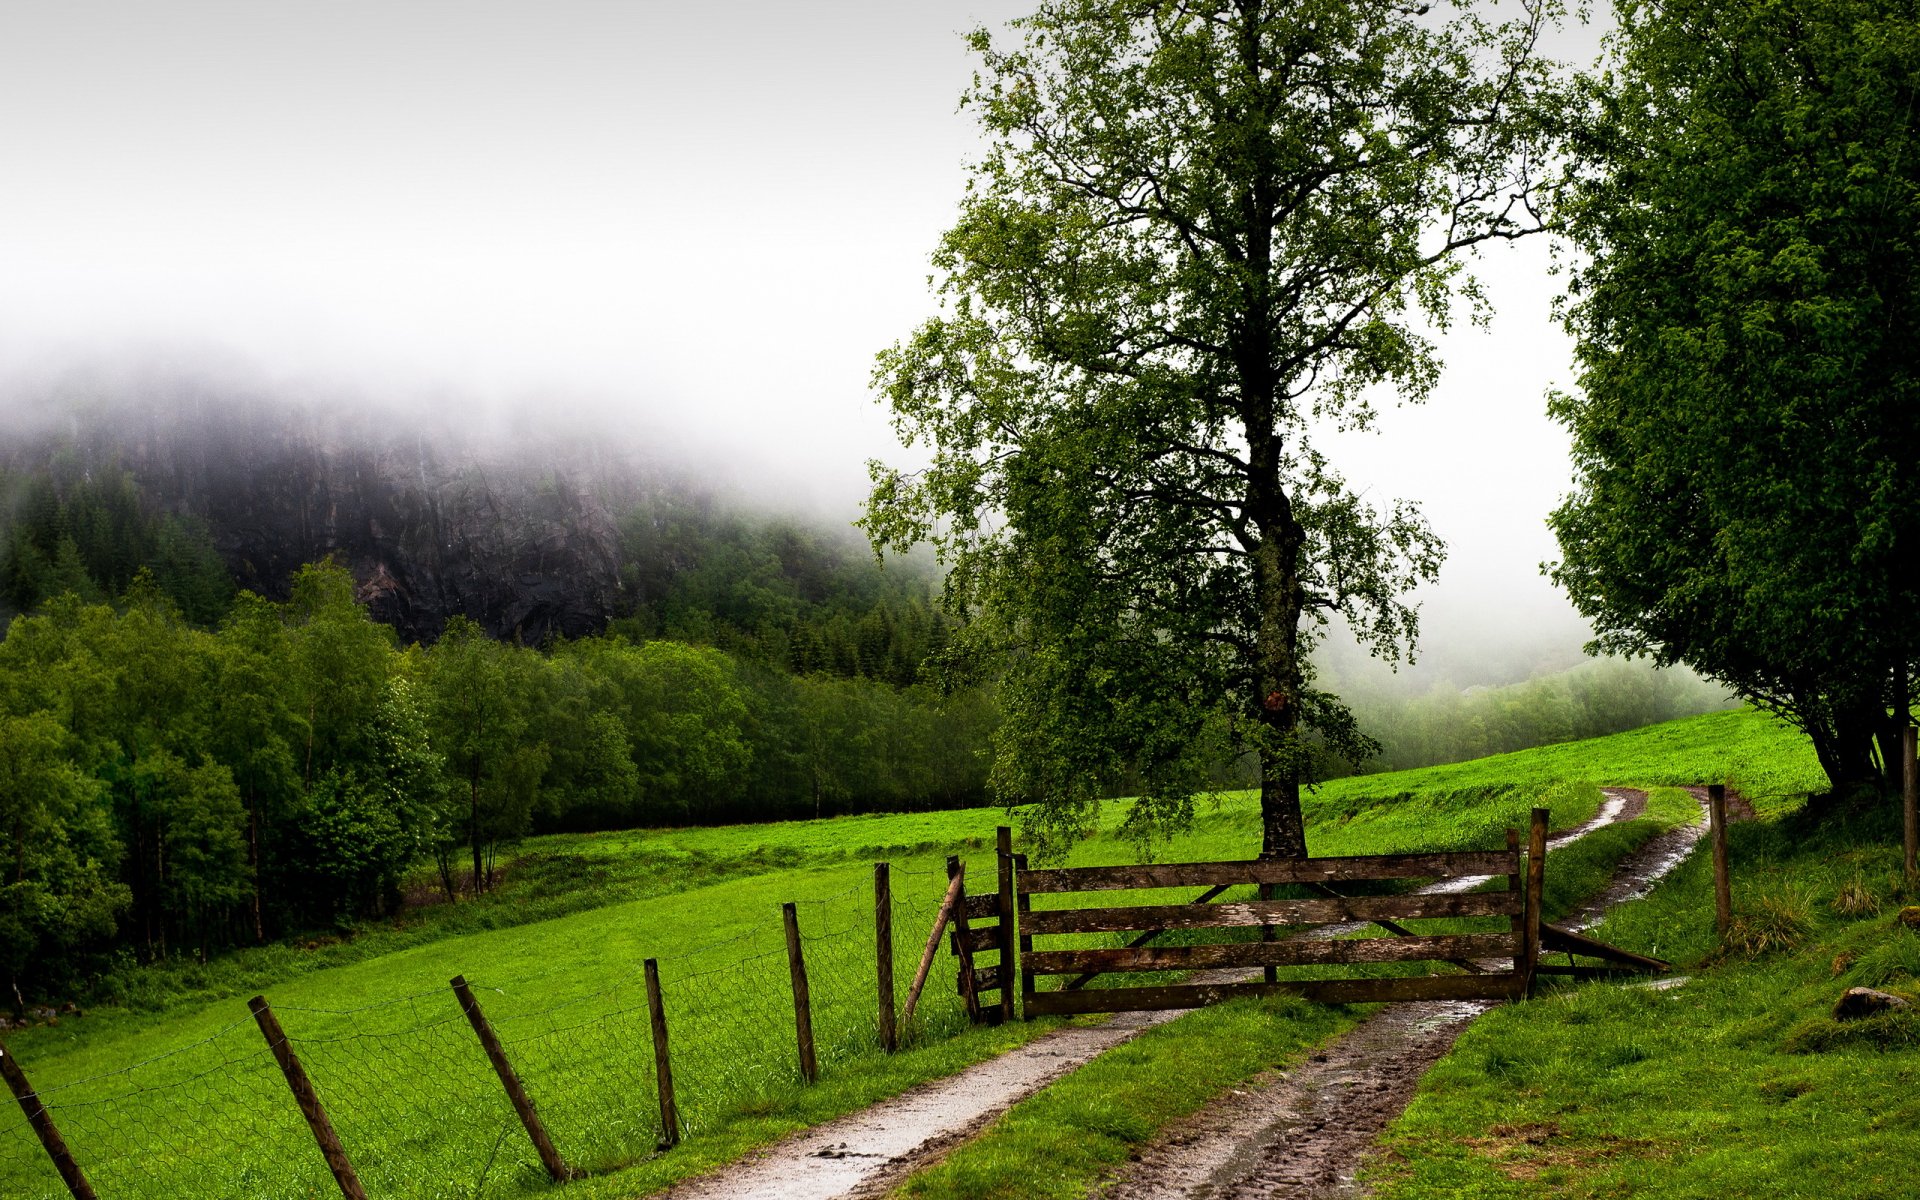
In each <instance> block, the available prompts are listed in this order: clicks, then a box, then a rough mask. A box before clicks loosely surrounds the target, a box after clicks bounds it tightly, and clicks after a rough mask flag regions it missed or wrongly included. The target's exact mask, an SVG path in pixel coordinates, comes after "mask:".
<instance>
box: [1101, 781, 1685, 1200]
mask: <svg viewBox="0 0 1920 1200" xmlns="http://www.w3.org/2000/svg"><path fill="white" fill-rule="evenodd" d="M1690 790H1692V791H1693V792H1694V795H1695V798H1696V799H1698V800H1700V801H1701V806H1702V809H1703V814H1704V808H1705V789H1690ZM1603 792H1604V794H1605V796H1606V803H1605V804H1604V805H1603V806H1602V808H1601V810H1600V812H1599V814H1598V815H1596V816H1595V818H1594V819H1593V820H1592V821H1590V822H1588V823H1587V824H1585V825H1583V826H1581V827H1580V828H1578V829H1574V830H1569V831H1567V832H1566V833H1563V834H1561V835H1560V836H1559V837H1557V838H1555V839H1553V840H1552V841H1550V842H1549V845H1550V846H1558V845H1565V844H1566V843H1567V842H1569V841H1572V840H1574V839H1575V838H1577V837H1579V836H1580V835H1581V834H1583V833H1586V832H1587V831H1589V830H1591V829H1595V828H1598V827H1600V826H1601V825H1605V824H1610V823H1612V822H1615V821H1629V820H1632V819H1634V818H1635V817H1638V816H1639V815H1641V814H1642V813H1644V812H1645V811H1646V803H1647V797H1646V793H1644V792H1640V791H1637V790H1634V789H1631V788H1606V789H1603ZM1705 829H1706V822H1705V820H1704V819H1703V820H1701V821H1700V822H1698V823H1696V824H1694V825H1691V826H1685V827H1682V828H1680V829H1675V830H1672V831H1670V832H1668V833H1664V834H1661V835H1660V836H1658V837H1656V838H1654V839H1652V840H1651V841H1649V842H1647V843H1646V844H1645V845H1643V846H1641V847H1640V848H1639V849H1638V850H1635V851H1634V852H1633V853H1632V854H1630V855H1628V856H1627V857H1626V858H1625V859H1623V860H1621V863H1620V865H1619V867H1618V869H1616V871H1615V872H1614V876H1613V881H1612V883H1610V884H1609V885H1608V887H1607V888H1606V889H1605V890H1604V891H1603V892H1602V893H1601V894H1600V895H1598V896H1596V897H1594V898H1592V899H1591V900H1589V901H1588V902H1587V903H1585V904H1583V905H1581V906H1580V907H1579V908H1578V909H1576V910H1574V912H1573V913H1572V914H1570V915H1569V917H1568V918H1567V919H1566V920H1565V921H1564V922H1561V924H1563V925H1565V926H1571V927H1573V928H1586V927H1588V926H1590V925H1592V924H1594V923H1595V922H1596V921H1598V920H1599V918H1600V915H1601V914H1602V913H1603V912H1605V910H1606V909H1607V908H1609V907H1611V906H1612V905H1614V904H1617V903H1620V902H1621V901H1623V900H1629V899H1633V898H1634V897H1636V896H1641V895H1645V894H1646V892H1647V891H1648V890H1649V889H1651V888H1652V886H1653V884H1654V882H1655V881H1656V880H1658V879H1659V878H1660V877H1661V876H1663V875H1665V874H1666V873H1667V872H1668V871H1671V870H1672V869H1673V868H1674V867H1675V866H1676V865H1678V864H1679V862H1680V860H1681V859H1683V858H1685V857H1686V855H1687V852H1688V851H1689V850H1691V849H1692V848H1693V845H1694V843H1695V842H1696V841H1698V840H1699V838H1700V836H1701V834H1702V833H1704V832H1705ZM1449 883H1450V884H1451V881H1449ZM1443 886H1447V885H1443ZM1492 1007H1494V1002H1493V1001H1479V1000H1472V1001H1445V1002H1430V1003H1414V1004H1392V1005H1387V1006H1385V1007H1383V1008H1381V1009H1380V1010H1379V1011H1378V1012H1376V1013H1374V1014H1373V1015H1372V1016H1370V1017H1368V1018H1367V1019H1366V1020H1365V1021H1362V1022H1361V1023H1360V1024H1359V1025H1357V1026H1356V1027H1354V1028H1353V1029H1352V1030H1350V1031H1348V1032H1347V1033H1346V1034H1344V1035H1343V1036H1341V1037H1340V1038H1338V1039H1336V1040H1335V1041H1334V1042H1332V1043H1331V1044H1329V1045H1327V1046H1325V1047H1323V1048H1322V1049H1321V1050H1320V1051H1319V1052H1318V1053H1316V1054H1314V1055H1312V1056H1310V1057H1309V1058H1308V1059H1307V1061H1305V1062H1302V1063H1300V1064H1298V1065H1296V1066H1294V1067H1291V1068H1289V1069H1287V1070H1285V1071H1269V1072H1267V1073H1266V1074H1264V1075H1262V1076H1261V1077H1260V1078H1258V1079H1256V1080H1254V1081H1252V1082H1251V1083H1250V1084H1248V1085H1247V1086H1246V1087H1243V1088H1239V1089H1236V1090H1234V1091H1233V1092H1230V1093H1228V1094H1227V1095H1224V1096H1221V1097H1220V1098H1218V1099H1216V1100H1215V1101H1214V1102H1213V1103H1212V1104H1210V1105H1208V1106H1207V1107H1206V1108H1204V1109H1202V1110H1201V1111H1199V1112H1198V1113H1195V1114H1194V1115H1193V1116H1191V1117H1189V1118H1187V1119H1186V1120H1184V1121H1181V1122H1179V1123H1177V1124H1176V1125H1174V1126H1172V1127H1170V1128H1168V1129H1167V1130H1165V1131H1164V1132H1163V1133H1162V1135H1161V1136H1160V1138H1159V1139H1157V1140H1156V1141H1155V1142H1154V1143H1153V1144H1152V1145H1151V1146H1149V1147H1148V1148H1147V1149H1146V1150H1145V1151H1144V1152H1143V1153H1142V1154H1141V1156H1140V1157H1139V1158H1138V1159H1137V1160H1136V1161H1135V1162H1134V1163H1133V1164H1132V1165H1131V1166H1130V1167H1129V1168H1128V1169H1127V1170H1126V1171H1124V1172H1123V1173H1122V1174H1121V1175H1120V1176H1119V1177H1118V1178H1116V1179H1114V1180H1112V1181H1111V1182H1109V1183H1108V1184H1107V1185H1106V1186H1105V1187H1104V1188H1102V1189H1101V1190H1100V1191H1099V1192H1098V1193H1097V1194H1098V1195H1099V1196H1101V1197H1103V1198H1104V1200H1149V1198H1151V1200H1165V1198H1171V1197H1189V1198H1192V1200H1201V1198H1203V1197H1204V1198H1205V1200H1241V1198H1250V1197H1256V1196H1258V1197H1263V1198H1264V1197H1275V1198H1285V1200H1332V1198H1334V1197H1354V1196H1359V1195H1361V1194H1362V1193H1361V1191H1360V1189H1359V1187H1358V1186H1357V1185H1356V1183H1355V1182H1354V1177H1355V1175H1356V1173H1357V1172H1358V1169H1359V1166H1360V1163H1361V1160H1362V1159H1363V1158H1364V1157H1365V1154H1366V1152H1367V1150H1368V1149H1369V1148H1370V1147H1371V1146H1372V1145H1373V1144H1374V1141H1375V1140H1376V1139H1377V1138H1378V1137H1379V1136H1380V1134H1381V1132H1382V1131H1383V1130H1385V1129H1386V1127H1387V1125H1388V1124H1389V1123H1390V1122H1391V1121H1392V1120H1393V1119H1394V1118H1395V1117H1397V1116H1399V1115H1400V1114H1401V1113H1402V1112H1403V1111H1405V1109H1406V1107H1407V1104H1408V1102H1409V1101H1411V1100H1412V1099H1413V1093H1414V1089H1415V1088H1416V1087H1417V1086H1418V1085H1419V1082H1420V1077H1421V1076H1422V1075H1424V1074H1425V1073H1426V1071H1427V1068H1428V1067H1431V1066H1432V1065H1433V1064H1434V1063H1435V1062H1436V1061H1438V1060H1439V1059H1440V1058H1441V1057H1442V1056H1443V1055H1445V1054H1446V1053H1447V1051H1448V1050H1449V1049H1451V1048H1452V1046H1453V1043H1454V1041H1455V1039H1457V1038H1458V1037H1459V1036H1460V1034H1461V1033H1462V1032H1463V1031H1464V1030H1465V1029H1466V1027H1467V1026H1468V1025H1470V1024H1472V1023H1473V1021H1474V1019H1475V1018H1476V1017H1478V1016H1480V1014H1482V1013H1484V1012H1486V1011H1487V1010H1488V1009H1490V1008H1492Z"/></svg>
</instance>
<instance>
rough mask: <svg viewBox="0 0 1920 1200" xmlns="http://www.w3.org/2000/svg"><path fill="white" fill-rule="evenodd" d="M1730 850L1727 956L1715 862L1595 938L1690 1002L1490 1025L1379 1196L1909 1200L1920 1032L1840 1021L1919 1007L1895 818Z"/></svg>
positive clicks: (1580, 1009)
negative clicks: (1853, 992) (1671, 980)
mask: <svg viewBox="0 0 1920 1200" xmlns="http://www.w3.org/2000/svg"><path fill="white" fill-rule="evenodd" d="M1783 807H1784V806H1778V805H1776V806H1774V811H1775V812H1776V813H1778V812H1781V810H1782V808H1783ZM1730 833H1731V836H1730V842H1731V859H1732V863H1733V880H1734V904H1735V914H1736V918H1735V922H1734V926H1733V929H1732V932H1731V934H1730V936H1729V937H1728V938H1727V939H1726V940H1725V942H1724V943H1723V942H1722V941H1721V940H1720V939H1719V938H1717V937H1716V936H1715V934H1714V931H1713V918H1712V914H1713V901H1712V891H1711V887H1712V873H1711V864H1710V862H1709V860H1708V856H1707V855H1706V854H1705V853H1704V852H1702V853H1697V854H1695V855H1694V856H1693V857H1692V858H1691V859H1689V860H1688V861H1687V862H1686V863H1685V864H1683V866H1682V867H1681V868H1680V869H1679V870H1678V871H1676V872H1675V873H1674V874H1673V875H1672V876H1670V877H1669V879H1668V881H1667V882H1666V883H1665V884H1664V885H1663V886H1661V887H1660V888H1658V889H1656V891H1655V892H1654V893H1653V895H1651V896H1649V897H1647V898H1646V899H1644V900H1641V901H1637V902H1635V903H1632V904H1629V905H1626V906H1623V907H1622V908H1620V909H1618V910H1616V912H1615V913H1614V914H1613V915H1612V916H1611V917H1610V918H1609V919H1608V920H1607V921H1606V922H1605V923H1604V924H1603V925H1602V926H1601V927H1600V929H1599V931H1598V933H1599V936H1601V937H1603V938H1606V939H1607V940H1610V941H1615V942H1618V943H1620V944H1623V945H1626V946H1629V947H1632V948H1635V949H1640V950H1643V951H1646V952H1649V953H1657V954H1659V955H1661V956H1662V957H1667V958H1671V959H1674V960H1676V961H1678V962H1680V963H1682V964H1684V966H1685V968H1686V969H1687V970H1688V971H1690V972H1691V976H1690V979H1689V981H1688V982H1687V983H1686V984H1684V985H1683V986H1681V987H1678V988H1675V989H1672V990H1667V991H1653V990H1649V989H1646V988H1642V987H1632V986H1624V985H1612V984H1590V985H1587V986H1581V987H1565V988H1562V989H1560V990H1558V991H1555V992H1553V993H1550V994H1548V995H1546V996H1544V997H1543V998H1541V999H1539V1000H1537V1001H1535V1002H1534V1003H1532V1004H1526V1005H1517V1006H1513V1007H1509V1008H1505V1009H1501V1010H1498V1011H1496V1012H1494V1013H1491V1014H1489V1015H1488V1016H1487V1017H1485V1018H1483V1019H1482V1020H1481V1021H1479V1022H1478V1023H1476V1024H1475V1025H1474V1027H1473V1028H1472V1029H1470V1030H1469V1031H1468V1032H1467V1034H1466V1035H1465V1036H1464V1037H1462V1039H1461V1040H1460V1043H1459V1045H1458V1046H1457V1047H1456V1048H1455V1051H1454V1053H1453V1054H1452V1055H1451V1056H1450V1057H1449V1058H1448V1059H1447V1060H1445V1061H1444V1062H1442V1063H1441V1064H1440V1065H1439V1066H1438V1067H1436V1068H1435V1069H1434V1071H1433V1072H1432V1073H1430V1074H1429V1075H1428V1077H1427V1079H1426V1080H1425V1081H1424V1083H1423V1085H1422V1088H1421V1091H1420V1094H1419V1095H1418V1097H1417V1098H1416V1099H1415V1101H1414V1103H1413V1105H1412V1106H1411V1107H1410V1108H1409V1109H1408V1111H1407V1113H1406V1114H1405V1115H1404V1116H1403V1117H1402V1119H1401V1120H1400V1121H1399V1122H1398V1123H1397V1124H1396V1125H1395V1126H1394V1128H1393V1129H1392V1130H1391V1131H1390V1134H1389V1137H1388V1138H1387V1140H1386V1152H1385V1156H1384V1157H1383V1158H1382V1160H1381V1161H1380V1162H1379V1163H1377V1164H1376V1165H1375V1167H1374V1168H1373V1169H1372V1170H1371V1172H1370V1177H1371V1179H1372V1182H1373V1184H1374V1186H1375V1187H1376V1189H1377V1195H1379V1196H1380V1197H1382V1198H1383V1200H1414V1198H1426V1197H1440V1196H1448V1197H1451V1196H1462V1195H1469V1196H1489V1197H1498V1196H1523V1195H1525V1196H1533V1195H1542V1194H1548V1195H1555V1196H1567V1197H1600V1196H1622V1195H1632V1196H1647V1197H1709V1196H1713V1197H1718V1196H1749V1197H1789V1196H1848V1197H1888V1198H1891V1197H1896V1196H1910V1195H1912V1194H1913V1182H1912V1181H1913V1179H1914V1177H1915V1175H1916V1173H1920V1102H1916V1101H1915V1100H1913V1099H1912V1097H1913V1093H1914V1085H1915V1083H1916V1082H1920V1018H1916V1017H1914V1016H1913V1015H1912V1014H1913V1012H1915V1011H1916V1010H1915V1009H1908V1010H1905V1011H1903V1012H1898V1013H1895V1014H1892V1015H1888V1016H1882V1017H1876V1018H1870V1019H1867V1020H1860V1021H1850V1022H1841V1021H1836V1020H1834V1019H1833V1018H1832V1016H1831V1015H1830V1013H1831V1009H1832V1006H1833V1003H1834V1000H1835V999H1836V997H1837V996H1838V995H1839V994H1840V992H1841V991H1842V990H1843V989H1844V988H1846V987H1848V986H1851V985H1862V986H1872V987H1879V988H1884V989H1887V990H1890V991H1893V992H1895V993H1899V994H1905V995H1908V996H1910V997H1911V996H1916V995H1917V994H1920V936H1916V935H1915V934H1914V933H1912V932H1910V931H1909V930H1907V929H1905V928H1903V927H1901V926H1900V925H1899V924H1898V923H1897V922H1896V921H1895V920H1894V918H1893V913H1894V912H1895V911H1896V908H1897V904H1898V901H1899V900H1900V899H1901V897H1900V896H1899V894H1898V893H1899V879H1898V875H1897V870H1898V866H1899V851H1898V846H1899V830H1898V828H1897V815H1895V814H1892V813H1886V812H1883V813H1880V814H1876V815H1873V816H1871V817H1867V818H1855V819H1852V820H1845V821H1841V822H1838V823H1834V824H1829V825H1826V826H1824V827H1820V828H1809V827H1807V826H1806V825H1805V824H1804V823H1803V822H1801V821H1799V820H1797V819H1795V818H1794V817H1793V816H1792V815H1790V814H1788V815H1783V816H1779V817H1776V819H1773V820H1770V821H1765V822H1757V823H1749V824H1744V825H1735V826H1733V828H1732V830H1731V831H1730Z"/></svg>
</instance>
